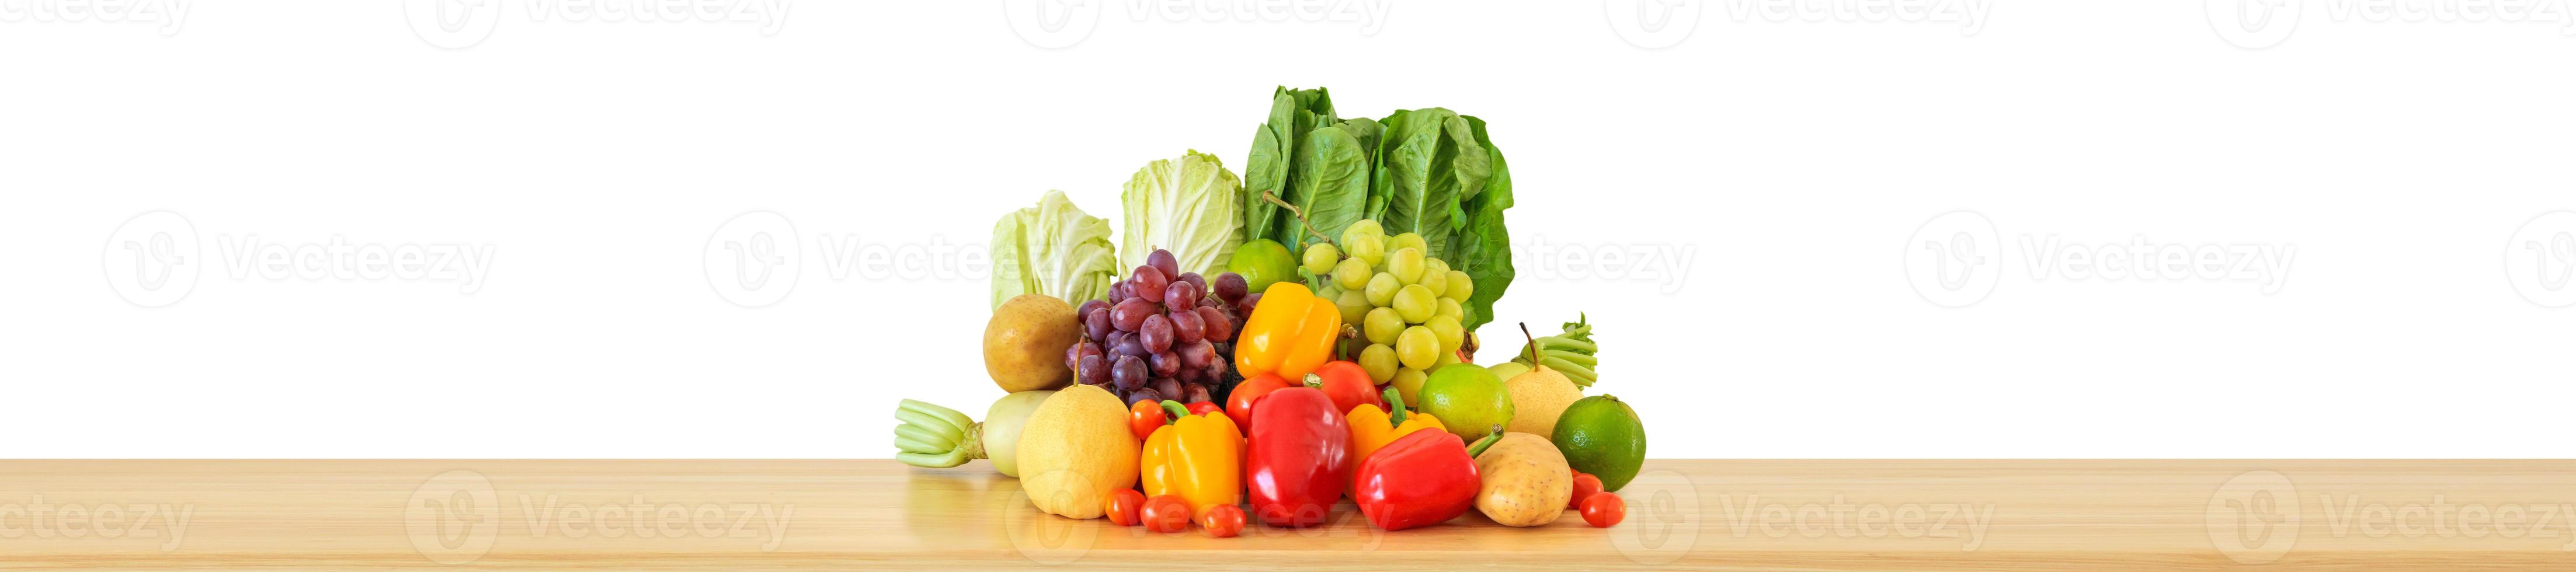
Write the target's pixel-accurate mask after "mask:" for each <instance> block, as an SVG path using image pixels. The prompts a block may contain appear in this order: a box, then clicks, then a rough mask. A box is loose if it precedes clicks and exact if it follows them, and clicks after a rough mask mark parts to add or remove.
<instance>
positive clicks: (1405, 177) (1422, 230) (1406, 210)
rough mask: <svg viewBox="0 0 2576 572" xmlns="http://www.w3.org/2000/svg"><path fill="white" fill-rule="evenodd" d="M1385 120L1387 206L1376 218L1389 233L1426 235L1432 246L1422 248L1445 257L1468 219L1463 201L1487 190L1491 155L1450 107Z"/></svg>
mask: <svg viewBox="0 0 2576 572" xmlns="http://www.w3.org/2000/svg"><path fill="white" fill-rule="evenodd" d="M1385 123H1386V141H1385V143H1383V144H1382V147H1383V150H1382V151H1381V152H1380V156H1379V159H1378V165H1379V166H1378V172H1377V176H1376V181H1375V184H1376V185H1377V186H1379V187H1384V190H1382V191H1379V192H1382V193H1384V196H1385V198H1386V211H1385V213H1383V214H1382V215H1381V216H1379V217H1378V218H1377V221H1378V224H1379V225H1380V226H1383V227H1385V228H1386V234H1387V235H1388V236H1393V235H1397V234H1402V233H1407V232H1411V233H1416V234H1420V235H1422V239H1423V241H1424V242H1426V243H1427V244H1428V245H1429V246H1430V248H1431V252H1427V253H1424V254H1428V255H1430V256H1431V257H1432V258H1438V259H1441V260H1443V261H1447V260H1449V259H1450V258H1451V257H1450V256H1449V254H1448V247H1449V246H1450V244H1449V242H1450V241H1449V237H1450V235H1452V234H1454V233H1456V232H1457V231H1458V230H1459V229H1462V228H1464V226H1465V224H1466V221H1465V218H1466V213H1465V208H1464V205H1462V204H1461V201H1463V200H1465V198H1466V197H1469V196H1471V195H1472V194H1476V193H1482V192H1483V191H1484V189H1485V181H1486V179H1487V178H1489V177H1491V176H1492V173H1493V163H1492V161H1493V159H1492V157H1490V156H1489V155H1487V153H1486V151H1485V148H1484V146H1483V145H1479V144H1477V143H1476V136H1475V132H1474V131H1473V130H1472V129H1471V128H1470V127H1469V126H1468V124H1467V121H1466V120H1465V119H1463V118H1460V117H1459V116H1458V114H1457V113H1454V112H1451V111H1449V110H1446V109H1440V108H1436V107H1435V108H1430V109H1417V110H1412V111H1407V112H1398V113H1397V114H1395V115H1393V116H1389V117H1387V120H1386V121H1385ZM1480 285H1481V284H1480Z"/></svg>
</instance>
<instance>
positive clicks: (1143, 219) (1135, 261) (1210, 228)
mask: <svg viewBox="0 0 2576 572" xmlns="http://www.w3.org/2000/svg"><path fill="white" fill-rule="evenodd" d="M1242 188H1243V181H1242V180H1240V179H1236V178H1235V176H1234V172H1233V171H1228V170H1225V165H1223V164H1222V163H1221V162H1220V161H1219V160H1218V159H1217V158H1216V156H1215V155H1209V154H1206V153H1200V152H1198V151H1196V150H1192V151H1190V152H1188V153H1186V154H1183V155H1181V156H1179V157H1175V158H1171V159H1164V160H1160V161H1155V162H1153V163H1152V164H1148V165H1146V166H1145V168H1143V169H1138V170H1136V176H1135V177H1132V178H1129V179H1128V180H1127V187H1126V190H1124V191H1122V192H1121V193H1119V202H1120V203H1121V204H1123V205H1124V207H1125V208H1124V209H1123V210H1124V212H1123V213H1122V214H1121V215H1120V216H1122V217H1124V220H1123V223H1122V224H1124V225H1125V226H1124V229H1125V230H1124V231H1123V232H1122V233H1121V234H1120V235H1119V239H1118V240H1119V248H1118V251H1119V252H1118V254H1119V263H1118V266H1119V267H1120V268H1135V267H1138V266H1144V265H1145V256H1146V255H1148V254H1152V253H1153V252H1154V250H1155V249H1164V250H1170V251H1172V258H1173V259H1175V260H1177V261H1179V262H1180V267H1181V271H1182V272H1197V273H1199V275H1200V276H1202V277H1206V278H1208V279H1210V280H1213V279H1215V277H1216V275H1217V273H1219V272H1224V271H1225V263H1226V261H1227V260H1228V259H1231V258H1233V257H1234V247H1235V246H1237V245H1240V244H1242V243H1243V241H1244V240H1245V237H1244V233H1243V202H1242V201H1243V195H1242Z"/></svg>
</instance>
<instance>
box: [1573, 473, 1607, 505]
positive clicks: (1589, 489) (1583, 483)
mask: <svg viewBox="0 0 2576 572" xmlns="http://www.w3.org/2000/svg"><path fill="white" fill-rule="evenodd" d="M1599 492H1601V477H1595V476H1592V475H1589V474H1585V473H1583V472H1582V471H1575V473H1574V496H1572V497H1569V498H1566V499H1565V508H1583V499H1588V498H1592V495H1593V494H1594V493H1599Z"/></svg>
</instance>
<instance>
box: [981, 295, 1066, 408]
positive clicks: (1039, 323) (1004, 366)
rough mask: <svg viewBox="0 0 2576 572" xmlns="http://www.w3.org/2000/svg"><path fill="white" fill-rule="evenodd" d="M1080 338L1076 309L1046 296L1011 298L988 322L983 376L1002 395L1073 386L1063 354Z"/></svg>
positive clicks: (985, 330)
mask: <svg viewBox="0 0 2576 572" xmlns="http://www.w3.org/2000/svg"><path fill="white" fill-rule="evenodd" d="M1081 339H1082V323H1081V322H1080V321H1078V320H1075V319H1074V317H1073V306H1071V305H1067V304H1065V303H1064V301H1063V300H1057V299H1055V297H1052V296H1047V295H1044V294H1021V295H1018V296H1013V297H1011V299H1010V300H1009V301H1005V302H1002V307H1000V308H994V309H993V319H992V321H989V322H985V323H984V373H986V374H990V375H992V376H993V383H995V384H998V385H1001V386H1002V391H1007V392H1012V393H1018V392H1022V391H1037V390H1041V389H1062V388H1064V387H1065V386H1067V385H1072V384H1073V369H1072V368H1068V367H1065V366H1064V350H1065V348H1070V347H1073V344H1074V342H1076V341H1080V340H1081Z"/></svg>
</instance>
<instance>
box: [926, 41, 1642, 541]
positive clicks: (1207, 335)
mask: <svg viewBox="0 0 2576 572" xmlns="http://www.w3.org/2000/svg"><path fill="white" fill-rule="evenodd" d="M1243 165H1244V167H1245V175H1244V176H1243V177H1241V178H1238V177H1237V176H1236V175H1235V173H1234V172H1233V171H1230V170H1227V169H1226V168H1225V166H1224V165H1223V163H1222V162H1221V161H1220V160H1219V159H1218V158H1217V157H1215V156H1212V155H1208V154H1204V153H1199V152H1196V151H1191V152H1188V153H1186V154H1183V155H1182V156H1180V157H1176V158H1172V159H1165V160H1158V161H1154V162H1152V163H1149V164H1147V165H1145V167H1144V168H1143V169H1139V170H1138V171H1137V172H1136V175H1135V176H1134V177H1133V178H1131V179H1129V180H1128V181H1127V182H1126V184H1125V186H1124V189H1123V190H1122V192H1121V193H1120V205H1119V206H1120V213H1119V215H1120V216H1121V220H1120V221H1119V223H1118V224H1120V225H1121V226H1119V227H1118V228H1120V229H1121V230H1122V232H1121V233H1120V237H1119V240H1118V241H1117V242H1116V243H1113V242H1112V241H1111V239H1110V229H1111V227H1112V223H1111V221H1109V220H1108V219H1103V218H1099V217H1094V216H1091V215H1090V214H1088V213H1086V212H1084V211H1083V210H1081V209H1080V208H1078V207H1076V206H1075V205H1074V204H1073V203H1072V201H1070V200H1068V199H1067V198H1066V197H1065V195H1064V193H1062V192H1049V193H1047V194H1046V195H1045V196H1044V197H1042V198H1041V199H1039V201H1038V203H1037V206H1034V207H1030V208H1025V209H1020V210H1017V211H1013V212H1010V213H1006V214H1004V215H1003V216H1002V218H1001V220H1000V222H999V223H998V224H996V225H995V226H994V228H993V246H992V254H993V259H994V261H995V271H994V275H993V281H992V290H993V296H992V308H991V309H992V318H991V319H990V321H989V322H987V323H986V324H985V329H984V344H983V351H984V366H985V370H986V371H987V373H989V374H990V375H991V377H992V379H993V381H994V383H995V384H997V385H999V386H1001V388H1002V390H1003V391H1004V392H1007V395H1003V396H1002V397H1001V398H1000V399H998V400H996V401H994V402H993V404H992V405H991V406H990V407H989V408H988V409H986V411H985V414H984V417H983V419H984V421H983V422H981V423H977V422H975V421H974V420H973V419H971V418H969V417H967V416H966V415H965V414H963V413H960V412H958V411H956V410H953V409H949V408H945V407H941V406H937V405H932V404H928V403H922V402H918V401H912V400H905V401H903V403H902V405H901V406H900V407H898V408H897V409H896V411H895V418H896V420H897V421H899V422H901V424H900V425H898V426H896V427H895V429H894V433H895V448H896V449H897V451H898V452H897V453H896V454H895V458H896V459H897V460H899V461H902V462H903V463H906V464H910V465H914V466H919V467H932V468H944V467H954V466H958V465H961V464H964V463H966V462H968V461H972V460H975V459H990V460H991V461H992V464H993V468H994V469H995V470H998V471H1000V472H1001V473H1002V474H1003V475H1006V476H1011V477H1016V478H1018V479H1019V482H1020V485H1021V488H1022V489H1023V491H1024V492H1026V493H1027V494H1028V498H1029V502H1030V504H1031V505H1032V507H1033V508H1035V509H1037V510H1039V511H1042V512H1046V513H1049V514H1056V515H1061V516H1065V517H1070V518H1082V519H1088V518H1100V517H1107V518H1109V520H1110V522H1112V523H1114V524H1118V525H1122V526H1138V525H1141V526H1144V527H1146V528H1148V529H1150V530H1153V531H1157V532H1180V531H1183V530H1186V529H1189V528H1191V527H1193V526H1195V527H1198V528H1200V529H1202V530H1204V531H1205V532H1206V533H1207V534H1209V535H1211V536H1218V537H1228V536H1234V535H1236V534H1237V533H1239V532H1241V531H1242V530H1243V528H1244V526H1246V525H1247V524H1248V523H1256V522H1257V523H1260V524H1263V525H1267V526H1278V527H1306V526H1315V525H1319V524H1324V523H1325V522H1327V519H1328V518H1329V517H1330V516H1331V514H1332V513H1333V511H1334V510H1336V507H1337V506H1338V505H1339V503H1340V502H1341V501H1342V500H1344V499H1348V500H1350V501H1351V503H1352V506H1355V507H1357V510H1359V511H1360V512H1361V513H1362V514H1363V515H1364V516H1366V517H1367V519H1368V522H1369V523H1370V524H1371V525H1373V526H1377V527H1379V528H1383V529H1387V530H1401V529H1406V528H1413V527H1419V526H1430V525H1435V524H1441V523H1444V522H1449V521H1451V520H1454V519H1457V518H1460V517H1462V516H1464V515H1465V514H1467V513H1468V512H1470V511H1471V510H1472V511H1474V512H1478V513H1481V514H1482V515H1483V516H1484V517H1485V518H1486V519H1489V520H1492V521H1493V522H1495V523H1499V524H1503V525H1506V526H1515V527H1523V526H1538V525H1544V524H1548V523H1550V522H1553V521H1555V520H1556V519H1557V518H1558V517H1560V516H1562V515H1563V514H1564V513H1565V512H1566V511H1568V510H1574V511H1576V512H1577V513H1578V514H1580V515H1581V517H1582V518H1583V520H1584V521H1585V522H1588V523H1590V524H1592V525H1593V526H1602V527H1607V526H1611V525H1614V524H1617V523H1618V522H1619V521H1620V519H1621V518H1622V517H1623V516H1624V515H1625V513H1626V505H1625V504H1624V503H1623V502H1622V501H1621V500H1620V498H1619V496H1618V494H1617V493H1616V492H1615V491H1618V490H1619V489H1620V488H1621V487H1624V486H1626V485H1627V484H1628V482H1629V480H1630V479H1633V478H1635V477H1636V475H1637V470H1638V466H1639V464H1640V463H1641V462H1643V460H1644V459H1645V454H1646V435H1645V427H1644V425H1643V424H1642V423H1640V422H1639V421H1638V419H1637V414H1636V412H1635V411H1634V410H1633V409H1631V408H1629V407H1628V405H1627V404H1626V403H1623V402H1621V401H1620V400H1619V398H1617V397H1613V396H1610V395H1589V396H1587V395H1585V392H1586V391H1587V390H1589V389H1590V388H1592V387H1593V385H1594V384H1595V383H1596V382H1597V381H1598V380H1599V378H1600V376H1599V375H1598V374H1597V373H1596V369H1597V368H1598V366H1599V362H1598V361H1597V360H1596V359H1595V357H1594V356H1595V354H1596V352H1597V351H1598V349H1599V348H1598V347H1597V346H1596V345H1595V343H1594V341H1593V335H1592V333H1593V325H1592V323H1591V321H1590V319H1589V318H1588V317H1580V318H1578V319H1577V320H1576V321H1574V322H1568V323H1564V324H1563V325H1562V327H1560V328H1559V329H1558V331H1556V332H1552V333H1548V335H1546V336H1539V335H1537V333H1536V332H1532V331H1530V329H1529V328H1528V327H1527V326H1526V325H1522V324H1520V323H1515V324H1514V326H1513V327H1510V328H1507V329H1502V330H1492V331H1488V330H1483V329H1480V328H1481V327H1483V326H1486V325H1489V324H1493V323H1495V320H1494V319H1493V309H1494V302H1495V301H1496V300H1499V299H1501V298H1502V296H1503V293H1504V292H1505V291H1506V290H1507V288H1508V287H1509V286H1510V285H1511V281H1512V277H1513V271H1512V266H1511V250H1510V245H1511V235H1510V233H1509V232H1507V230H1506V228H1505V226H1504V220H1503V219H1504V211H1505V210H1507V209H1509V208H1511V206H1512V202H1513V198H1512V194H1513V189H1512V179H1511V174H1510V173H1509V171H1508V170H1507V169H1506V167H1505V164H1504V161H1503V154H1502V151H1501V150H1500V149H1499V148H1497V147H1495V146H1494V142H1493V140H1492V139H1491V137H1490V136H1489V135H1488V134H1487V130H1486V124H1485V122H1484V120H1482V119H1478V118H1476V117H1473V116H1467V115H1460V114H1458V113H1456V112H1452V111H1449V110H1447V109H1441V108H1427V109H1416V110H1401V111H1396V112H1394V113H1393V114H1391V115H1387V116H1385V117H1380V118H1366V117H1359V118H1343V117H1340V116H1339V115H1338V112H1337V111H1335V110H1334V109H1333V104H1332V100H1331V97H1330V96H1329V94H1328V93H1327V92H1326V91H1325V90H1323V89H1321V88H1318V89H1313V90H1299V89H1287V88H1280V89H1278V90H1277V91H1275V92H1274V93H1273V94H1272V96H1271V106H1270V115H1269V117H1268V118H1267V119H1266V120H1265V121H1264V122H1262V124H1261V125H1260V127H1259V128H1258V129H1257V130H1256V131H1255V133H1254V136H1253V143H1252V152H1251V156H1250V157H1248V158H1247V159H1246V160H1245V161H1244V163H1243ZM1480 334H1485V335H1480ZM1493 340H1510V341H1509V342H1505V343H1502V344H1501V345H1502V346H1503V347H1505V348H1507V351H1509V352H1510V353H1511V355H1512V356H1513V357H1512V358H1511V359H1509V360H1507V361H1504V362H1502V363H1498V364H1494V365H1492V366H1484V365H1479V364H1477V363H1476V362H1475V356H1476V354H1477V353H1479V352H1478V350H1479V349H1480V346H1483V345H1486V343H1490V342H1491V341H1493Z"/></svg>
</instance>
